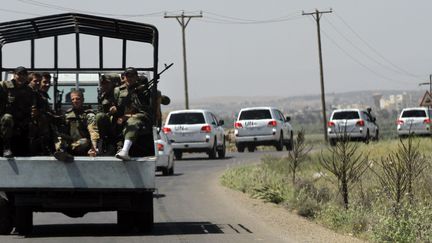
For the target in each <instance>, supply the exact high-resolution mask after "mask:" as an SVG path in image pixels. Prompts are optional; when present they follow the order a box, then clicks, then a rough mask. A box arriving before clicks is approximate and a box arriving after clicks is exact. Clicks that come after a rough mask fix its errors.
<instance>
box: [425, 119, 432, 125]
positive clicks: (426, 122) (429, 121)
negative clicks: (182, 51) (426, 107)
mask: <svg viewBox="0 0 432 243" xmlns="http://www.w3.org/2000/svg"><path fill="white" fill-rule="evenodd" d="M431 122H432V121H431V119H430V118H426V119H424V121H423V123H424V124H431Z"/></svg>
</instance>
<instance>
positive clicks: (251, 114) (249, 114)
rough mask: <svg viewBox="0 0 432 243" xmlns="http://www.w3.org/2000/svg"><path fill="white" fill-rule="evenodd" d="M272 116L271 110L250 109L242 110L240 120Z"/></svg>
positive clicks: (269, 117)
mask: <svg viewBox="0 0 432 243" xmlns="http://www.w3.org/2000/svg"><path fill="white" fill-rule="evenodd" d="M271 118H272V117H271V114H270V110H248V111H242V113H241V114H240V117H239V120H261V119H271Z"/></svg>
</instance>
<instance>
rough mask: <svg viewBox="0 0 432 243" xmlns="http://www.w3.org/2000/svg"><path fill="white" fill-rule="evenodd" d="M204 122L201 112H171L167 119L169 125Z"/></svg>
mask: <svg viewBox="0 0 432 243" xmlns="http://www.w3.org/2000/svg"><path fill="white" fill-rule="evenodd" d="M203 123H205V119H204V115H203V114H202V113H199V112H196V113H176V114H171V116H170V119H169V121H168V124H169V125H182V124H203Z"/></svg>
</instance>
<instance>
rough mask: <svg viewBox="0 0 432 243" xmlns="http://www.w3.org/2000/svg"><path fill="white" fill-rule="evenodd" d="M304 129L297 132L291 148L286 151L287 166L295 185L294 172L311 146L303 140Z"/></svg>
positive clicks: (304, 158)
mask: <svg viewBox="0 0 432 243" xmlns="http://www.w3.org/2000/svg"><path fill="white" fill-rule="evenodd" d="M304 134H305V133H304V130H303V129H301V130H300V131H299V132H298V133H297V138H296V140H295V141H293V142H294V144H293V149H292V150H291V151H288V158H287V159H288V166H289V170H290V172H291V175H292V184H293V185H295V182H296V173H297V170H298V168H299V166H300V165H301V164H302V163H303V162H304V161H305V160H306V158H307V156H308V154H309V152H310V151H311V150H312V146H310V145H307V144H306V141H305V135H304Z"/></svg>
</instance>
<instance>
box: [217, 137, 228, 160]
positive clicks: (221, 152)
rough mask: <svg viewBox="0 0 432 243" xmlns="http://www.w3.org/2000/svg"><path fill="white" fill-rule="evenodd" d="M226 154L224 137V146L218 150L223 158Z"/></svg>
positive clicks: (219, 155) (220, 157)
mask: <svg viewBox="0 0 432 243" xmlns="http://www.w3.org/2000/svg"><path fill="white" fill-rule="evenodd" d="M225 155H226V145H225V138H224V140H223V143H222V148H221V149H219V150H218V158H219V159H223V158H225Z"/></svg>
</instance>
